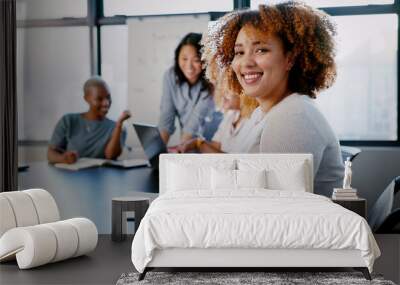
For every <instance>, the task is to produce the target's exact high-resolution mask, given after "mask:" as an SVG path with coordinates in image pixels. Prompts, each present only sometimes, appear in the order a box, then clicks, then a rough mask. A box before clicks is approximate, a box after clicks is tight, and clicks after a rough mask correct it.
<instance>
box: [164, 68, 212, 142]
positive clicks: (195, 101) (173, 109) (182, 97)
mask: <svg viewBox="0 0 400 285" xmlns="http://www.w3.org/2000/svg"><path fill="white" fill-rule="evenodd" d="M214 109H215V105H214V101H213V98H212V96H211V95H210V93H209V91H208V90H207V89H204V87H203V84H202V83H201V82H200V81H199V82H197V83H196V84H195V85H193V86H189V84H188V83H187V82H184V83H182V84H178V83H177V82H176V75H175V72H174V69H173V68H170V69H168V70H167V71H166V72H165V74H164V81H163V94H162V98H161V108H160V111H161V112H160V120H159V124H158V127H159V129H160V130H165V131H167V132H168V133H169V134H170V135H171V134H173V133H174V132H175V117H177V118H178V120H179V125H180V127H181V131H182V132H184V133H188V134H193V135H199V134H202V135H203V131H204V130H203V129H202V126H203V125H204V119H205V117H206V116H207V115H209V114H212V113H213V112H214Z"/></svg>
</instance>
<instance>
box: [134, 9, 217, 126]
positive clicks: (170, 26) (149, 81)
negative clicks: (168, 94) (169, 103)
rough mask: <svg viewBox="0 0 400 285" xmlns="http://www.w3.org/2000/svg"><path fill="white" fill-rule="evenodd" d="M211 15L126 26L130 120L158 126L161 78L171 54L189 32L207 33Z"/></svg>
mask: <svg viewBox="0 0 400 285" xmlns="http://www.w3.org/2000/svg"><path fill="white" fill-rule="evenodd" d="M209 20H210V16H209V15H208V14H204V15H203V14H202V15H176V16H175V15H174V16H154V17H153V16H151V17H142V18H132V19H129V20H128V21H127V24H128V108H129V110H131V111H132V114H133V116H132V120H133V121H136V122H143V123H147V124H157V123H158V118H159V114H160V100H161V95H162V79H163V75H164V72H165V71H166V70H167V69H168V68H169V67H170V66H172V65H173V63H174V51H175V48H176V47H177V45H178V44H179V41H180V40H181V39H182V38H183V37H184V36H185V35H186V34H187V33H189V32H197V33H204V32H205V31H207V26H208V22H209Z"/></svg>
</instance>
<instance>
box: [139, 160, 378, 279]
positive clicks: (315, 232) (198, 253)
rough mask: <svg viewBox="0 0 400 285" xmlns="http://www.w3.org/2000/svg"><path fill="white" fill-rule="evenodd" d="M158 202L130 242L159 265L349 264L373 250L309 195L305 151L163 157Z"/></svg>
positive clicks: (352, 219) (362, 228) (364, 227)
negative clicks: (299, 152) (297, 152)
mask: <svg viewBox="0 0 400 285" xmlns="http://www.w3.org/2000/svg"><path fill="white" fill-rule="evenodd" d="M159 171H160V173H159V175H160V196H159V197H158V198H157V199H156V200H154V201H153V203H152V204H151V206H150V208H149V210H148V211H147V213H146V215H145V217H144V218H143V220H142V221H141V223H140V226H139V228H138V230H137V232H136V235H135V237H134V240H133V242H132V262H133V264H134V266H135V268H136V269H137V270H138V271H139V272H140V273H141V274H140V276H139V279H140V280H141V279H143V278H144V277H145V274H146V272H147V271H149V270H151V269H153V268H159V267H163V268H165V267H167V268H171V267H179V268H182V267H196V268H198V267H207V268H209V267H223V268H227V267H232V268H238V269H240V270H243V268H254V267H256V268H267V267H268V268H270V267H302V268H304V267H318V268H321V267H341V268H343V267H352V268H355V269H357V270H361V271H362V272H363V274H364V276H365V277H366V278H367V279H370V278H371V277H370V274H369V273H370V272H372V268H373V263H374V260H375V259H376V258H377V257H379V255H380V251H379V248H378V246H377V244H376V241H375V239H374V237H373V235H372V232H371V230H370V228H369V226H368V224H367V222H366V221H365V219H363V218H362V217H361V216H359V215H357V214H355V213H353V212H351V211H349V210H347V209H345V208H343V207H341V206H340V205H337V204H335V203H333V202H332V201H331V200H330V199H329V198H327V197H324V196H320V195H315V194H313V165H312V155H310V154H201V155H199V154H164V155H161V157H160V170H159Z"/></svg>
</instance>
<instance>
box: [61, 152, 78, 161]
mask: <svg viewBox="0 0 400 285" xmlns="http://www.w3.org/2000/svg"><path fill="white" fill-rule="evenodd" d="M62 160H63V163H67V164H72V163H75V162H76V161H77V160H78V153H77V152H76V151H66V152H64V153H63V154H62Z"/></svg>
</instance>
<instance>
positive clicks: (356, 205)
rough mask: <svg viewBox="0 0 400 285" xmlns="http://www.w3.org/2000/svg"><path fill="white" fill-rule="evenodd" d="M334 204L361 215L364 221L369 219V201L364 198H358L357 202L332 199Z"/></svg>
mask: <svg viewBox="0 0 400 285" xmlns="http://www.w3.org/2000/svg"><path fill="white" fill-rule="evenodd" d="M332 202H334V203H336V204H339V205H340V206H342V207H344V208H346V209H349V210H350V211H353V212H354V213H356V214H359V215H360V216H361V217H363V218H364V219H366V218H367V200H366V199H364V198H358V199H355V200H338V199H332Z"/></svg>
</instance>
